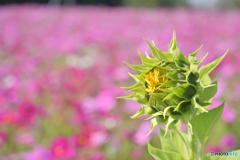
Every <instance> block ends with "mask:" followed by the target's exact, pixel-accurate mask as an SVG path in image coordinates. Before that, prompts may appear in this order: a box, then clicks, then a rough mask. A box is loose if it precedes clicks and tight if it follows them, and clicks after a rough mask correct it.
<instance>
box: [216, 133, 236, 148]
mask: <svg viewBox="0 0 240 160" xmlns="http://www.w3.org/2000/svg"><path fill="white" fill-rule="evenodd" d="M237 145H238V139H237V138H236V136H234V135H233V134H225V135H224V136H223V137H222V138H221V141H220V146H221V147H222V148H223V150H226V149H228V150H233V149H235V148H236V147H237Z"/></svg>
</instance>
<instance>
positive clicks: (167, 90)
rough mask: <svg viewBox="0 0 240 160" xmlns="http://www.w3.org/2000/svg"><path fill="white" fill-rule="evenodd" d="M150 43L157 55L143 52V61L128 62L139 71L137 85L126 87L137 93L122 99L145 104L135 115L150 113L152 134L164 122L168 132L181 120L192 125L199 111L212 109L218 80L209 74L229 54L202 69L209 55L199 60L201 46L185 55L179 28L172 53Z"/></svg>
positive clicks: (174, 37) (174, 35)
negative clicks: (201, 64) (178, 42)
mask: <svg viewBox="0 0 240 160" xmlns="http://www.w3.org/2000/svg"><path fill="white" fill-rule="evenodd" d="M146 42H147V43H148V45H149V47H150V49H151V52H152V56H153V58H151V57H149V56H148V55H146V57H145V56H143V55H142V54H141V53H139V55H140V57H141V60H142V64H140V65H131V64H128V63H126V64H127V65H128V66H129V67H131V68H132V69H133V70H134V71H135V72H136V73H137V75H132V74H130V75H131V76H132V77H133V78H134V79H135V80H136V84H135V85H133V86H131V87H123V88H124V89H127V90H130V91H133V92H134V93H132V94H130V95H129V96H126V97H120V98H125V99H132V100H134V101H137V102H138V103H140V104H142V105H143V106H142V107H141V108H140V110H139V111H138V112H137V113H136V114H135V115H133V116H132V118H137V117H140V116H142V115H148V116H149V117H148V118H147V119H151V129H150V131H149V134H150V133H151V131H152V130H153V128H154V127H155V126H156V125H158V124H160V123H164V124H165V134H166V133H167V131H168V129H171V128H172V127H173V126H174V125H175V124H176V123H177V122H178V121H179V119H182V120H183V122H184V123H186V124H187V125H190V123H189V121H190V120H191V118H192V117H194V116H195V115H196V114H197V113H198V114H200V113H202V112H208V111H207V109H208V107H209V105H210V104H211V100H212V98H213V96H214V95H215V94H216V93H217V89H218V86H217V80H216V81H214V82H212V81H211V79H210V78H209V76H208V74H209V73H210V72H211V71H212V70H213V69H214V68H215V67H216V66H217V65H218V64H219V63H220V62H221V61H222V59H223V58H224V56H225V55H226V53H225V54H224V55H223V56H221V57H220V58H218V59H216V60H215V61H213V62H211V63H209V64H207V65H205V66H202V67H201V68H200V69H198V66H199V64H200V63H201V62H202V61H203V60H204V59H205V57H206V56H207V54H206V55H205V56H204V57H203V58H202V59H201V60H199V61H197V59H196V56H197V53H198V51H199V50H200V49H201V47H200V48H199V49H198V50H197V51H195V52H194V53H192V54H189V55H188V58H187V57H186V56H184V55H183V54H182V52H181V51H180V50H179V48H178V46H177V40H176V33H175V31H174V33H173V38H172V41H171V43H170V45H169V50H168V52H163V51H161V50H159V49H158V48H157V47H156V46H155V44H154V42H153V41H152V45H151V44H150V43H149V42H148V41H146ZM190 127H191V126H190Z"/></svg>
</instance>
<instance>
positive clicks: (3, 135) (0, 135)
mask: <svg viewBox="0 0 240 160" xmlns="http://www.w3.org/2000/svg"><path fill="white" fill-rule="evenodd" d="M7 139H8V135H7V133H5V132H0V147H1V146H2V145H3V144H4V142H6V141H7Z"/></svg>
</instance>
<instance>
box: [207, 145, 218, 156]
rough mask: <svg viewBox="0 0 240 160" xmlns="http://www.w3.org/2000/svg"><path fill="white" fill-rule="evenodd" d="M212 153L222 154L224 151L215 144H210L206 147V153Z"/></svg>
mask: <svg viewBox="0 0 240 160" xmlns="http://www.w3.org/2000/svg"><path fill="white" fill-rule="evenodd" d="M210 152H222V149H221V148H220V147H219V146H217V145H215V144H209V145H207V146H206V147H205V153H206V154H208V153H210Z"/></svg>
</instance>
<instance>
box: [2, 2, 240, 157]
mask: <svg viewBox="0 0 240 160" xmlns="http://www.w3.org/2000/svg"><path fill="white" fill-rule="evenodd" d="M174 29H175V30H176V33H177V38H178V45H179V48H180V49H181V51H182V52H183V54H185V55H187V54H189V53H192V52H194V51H195V50H197V49H198V48H199V47H200V46H201V45H203V47H202V49H201V50H200V52H199V54H198V59H200V58H202V57H203V56H204V55H205V54H206V53H207V52H208V58H206V60H204V61H203V64H206V63H209V62H211V61H212V60H214V59H216V58H218V57H220V56H221V55H223V54H224V53H225V52H226V51H227V49H229V52H228V54H227V55H226V57H225V58H224V60H223V61H222V62H221V63H220V65H219V66H218V67H217V68H216V70H215V71H214V72H213V73H211V78H212V80H215V77H218V92H217V95H216V96H215V97H214V99H213V101H212V105H211V106H210V108H209V109H212V108H214V107H217V106H219V105H220V104H221V102H222V101H225V102H226V103H225V108H224V111H223V115H222V117H221V121H220V122H219V123H218V124H217V126H216V127H215V129H214V131H213V133H212V134H211V135H210V137H209V140H208V141H207V144H206V147H205V153H209V152H211V151H216V152H221V151H231V150H236V149H239V148H240V129H239V123H240V118H239V117H238V114H239V102H240V63H239V62H240V12H239V11H227V10H224V11H210V10H209V11H208V10H190V9H164V8H156V9H143V8H142V9H133V8H108V7H90V6H86V7H57V6H55V7H53V6H51V7H50V6H34V5H32V6H31V5H25V6H5V7H0V64H1V65H0V104H1V107H0V108H1V109H0V157H1V158H0V159H2V160H125V159H126V160H137V159H141V160H150V159H151V160H152V158H151V156H150V155H149V154H148V152H147V146H146V144H147V140H149V141H151V143H152V144H154V145H158V130H157V129H155V130H154V131H153V132H152V133H151V134H150V135H149V136H148V137H146V135H147V133H148V131H149V129H150V126H151V124H150V122H147V121H145V120H144V118H141V119H136V120H134V121H133V120H131V118H130V116H131V115H133V114H134V113H135V112H136V111H137V110H138V109H139V108H140V107H141V105H139V104H138V103H136V102H134V101H126V100H122V99H116V97H119V96H124V95H127V93H125V90H124V89H121V88H120V86H130V85H132V84H134V82H133V80H132V79H131V76H129V74H128V72H130V73H134V72H133V71H132V70H131V69H130V68H127V67H126V65H125V64H124V63H123V61H126V62H129V63H131V64H139V62H140V61H141V60H140V58H139V56H138V50H139V51H140V52H141V53H142V54H144V52H145V51H147V52H148V53H150V49H149V47H148V45H147V43H146V42H145V41H144V39H143V38H145V39H147V40H148V41H151V39H153V40H154V42H155V44H156V46H158V47H159V48H162V49H163V50H167V48H168V44H169V43H170V41H171V38H172V32H173V30H174ZM181 129H182V131H186V129H187V127H186V126H185V125H182V126H181Z"/></svg>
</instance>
